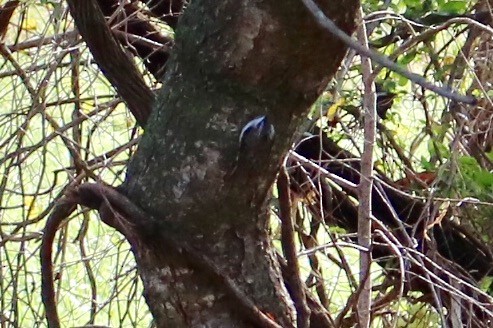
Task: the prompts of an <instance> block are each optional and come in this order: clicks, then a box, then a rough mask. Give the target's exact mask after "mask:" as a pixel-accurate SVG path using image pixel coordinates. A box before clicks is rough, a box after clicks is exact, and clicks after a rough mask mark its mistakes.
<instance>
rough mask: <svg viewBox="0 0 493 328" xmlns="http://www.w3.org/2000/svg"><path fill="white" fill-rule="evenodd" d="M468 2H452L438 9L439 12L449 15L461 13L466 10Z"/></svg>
mask: <svg viewBox="0 0 493 328" xmlns="http://www.w3.org/2000/svg"><path fill="white" fill-rule="evenodd" d="M468 3H469V1H461V0H453V1H448V2H446V3H444V4H443V6H441V7H440V11H444V12H447V13H451V14H459V13H463V12H465V11H466V9H467V5H468Z"/></svg>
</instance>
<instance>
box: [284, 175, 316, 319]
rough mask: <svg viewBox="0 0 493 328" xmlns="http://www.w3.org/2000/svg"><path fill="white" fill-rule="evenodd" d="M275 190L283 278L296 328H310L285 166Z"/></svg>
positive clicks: (308, 310) (308, 309)
mask: <svg viewBox="0 0 493 328" xmlns="http://www.w3.org/2000/svg"><path fill="white" fill-rule="evenodd" d="M277 190H278V193H279V204H280V214H281V241H282V248H283V252H284V256H285V257H286V261H287V268H286V272H285V278H286V279H287V280H288V282H289V286H290V287H291V288H290V289H289V291H290V294H291V297H292V298H293V301H294V305H295V307H296V312H297V322H298V328H308V327H309V326H310V308H309V307H308V305H307V303H306V295H305V290H304V289H303V284H302V282H301V278H300V267H299V263H298V257H297V254H296V245H295V237H294V227H293V218H292V215H291V211H292V202H291V194H290V190H289V177H288V174H287V172H286V167H285V166H283V167H282V168H281V170H280V172H279V176H278V178H277Z"/></svg>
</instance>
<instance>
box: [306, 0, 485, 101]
mask: <svg viewBox="0 0 493 328" xmlns="http://www.w3.org/2000/svg"><path fill="white" fill-rule="evenodd" d="M302 1H303V3H304V4H305V6H306V8H307V9H308V10H309V11H310V12H311V13H312V15H313V16H314V17H315V19H316V20H317V23H318V24H319V25H320V26H321V27H323V28H324V29H325V30H327V31H328V32H330V33H332V34H333V35H335V36H336V37H338V38H339V39H340V40H341V41H342V42H344V43H345V44H346V45H347V46H348V47H350V48H351V49H354V50H355V51H356V52H357V53H358V54H359V55H360V56H365V57H368V58H370V59H371V60H372V61H374V62H376V63H378V64H380V65H382V66H385V67H387V68H388V69H390V70H392V71H394V72H396V73H398V74H400V75H402V76H404V77H405V78H407V79H409V80H410V81H412V82H414V83H416V84H418V85H420V86H422V87H423V88H425V89H428V90H431V91H433V92H435V93H437V94H439V95H440V96H443V97H445V98H448V99H451V100H453V101H457V102H462V103H466V104H470V105H474V104H476V102H477V100H476V98H474V97H472V96H465V95H461V94H458V93H456V92H454V91H451V90H447V89H446V88H443V87H439V86H437V85H435V84H433V83H430V82H428V81H427V80H426V79H425V78H423V77H422V76H420V75H418V74H415V73H412V72H409V71H408V70H407V69H405V68H403V67H402V66H399V65H398V64H396V63H394V62H393V61H391V60H390V59H388V58H387V57H385V56H382V55H381V54H379V53H377V52H375V51H373V50H371V49H369V48H368V47H365V46H363V45H362V44H361V43H359V42H358V41H356V40H354V39H353V38H351V37H350V36H349V35H347V34H346V33H345V32H344V31H343V30H341V29H340V28H339V27H337V25H336V24H335V23H334V22H333V21H332V20H331V19H330V18H328V17H327V16H325V14H324V13H323V12H322V10H320V8H318V6H317V5H316V4H315V3H314V2H313V0H302Z"/></svg>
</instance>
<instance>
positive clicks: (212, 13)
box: [121, 0, 358, 327]
mask: <svg viewBox="0 0 493 328" xmlns="http://www.w3.org/2000/svg"><path fill="white" fill-rule="evenodd" d="M319 6H320V7H321V8H322V9H323V10H324V12H325V13H326V14H327V16H328V17H330V18H331V19H333V20H334V21H335V22H336V23H337V24H338V25H339V27H341V28H342V29H343V30H345V31H346V32H347V33H349V34H350V33H352V32H353V30H354V28H355V15H356V10H357V6H358V1H357V0H342V1H341V0H339V1H332V0H320V1H319ZM345 52H346V48H345V47H344V45H343V44H342V43H341V42H340V41H339V40H337V39H336V38H335V37H333V36H332V35H329V34H327V33H326V32H325V31H323V30H321V29H320V28H319V27H318V26H317V25H316V23H315V20H314V18H313V17H312V16H311V15H310V14H309V13H308V11H307V10H306V9H305V8H304V7H303V4H302V2H301V1H299V0H285V1H283V2H279V1H273V0H266V1H253V0H241V1H238V0H237V1H233V0H225V1H212V0H202V1H201V0H194V1H192V3H191V4H190V5H189V7H188V8H187V9H186V10H185V13H184V15H183V17H182V18H181V20H180V21H179V23H178V27H177V31H176V44H175V49H174V51H173V54H172V56H171V59H170V61H169V62H168V64H167V65H168V67H167V70H166V71H167V73H166V76H165V78H164V83H163V85H164V87H163V88H162V89H161V91H160V92H159V96H158V100H157V103H156V105H155V107H154V110H153V113H152V115H151V117H150V118H149V121H148V123H147V126H146V130H145V134H144V136H143V138H142V141H141V143H140V145H139V149H138V151H137V152H136V154H135V156H134V158H133V159H132V161H131V163H130V165H129V168H128V172H127V179H126V181H125V184H124V185H123V186H122V188H121V190H122V191H123V192H124V193H125V194H126V195H127V196H128V197H129V198H130V199H131V200H132V201H133V202H135V203H136V204H137V205H138V206H140V207H141V208H142V209H143V210H144V211H145V212H146V213H147V214H148V215H149V217H150V218H152V220H153V223H152V224H148V226H147V227H145V228H144V229H139V230H138V231H135V235H134V236H133V237H132V238H130V239H131V240H130V242H131V244H132V249H133V252H134V254H135V256H136V259H137V263H138V266H139V272H140V274H141V277H142V280H143V282H144V289H145V296H146V300H147V302H148V304H149V306H150V309H151V311H152V313H153V315H154V318H155V320H156V324H157V325H158V326H159V327H199V326H200V327H254V326H262V325H264V326H265V323H266V322H267V323H268V322H269V320H271V321H275V322H276V323H277V324H278V325H280V326H282V327H293V326H294V325H295V322H296V319H295V317H296V316H295V313H294V307H293V306H292V301H291V300H290V298H289V295H288V293H287V292H286V290H285V287H284V284H283V280H282V277H281V274H280V270H279V266H278V264H277V261H276V258H275V251H274V249H273V247H272V244H271V241H270V236H269V229H268V226H269V224H268V223H269V216H270V213H269V207H268V204H269V203H268V201H269V197H270V189H271V185H272V183H273V181H274V180H275V177H276V173H277V170H278V167H279V165H280V163H281V161H282V160H283V157H284V156H285V154H286V152H287V150H288V149H289V147H290V146H291V144H292V141H293V136H294V134H295V131H296V128H297V126H298V125H299V123H300V122H301V120H302V118H303V117H304V115H305V114H306V113H307V110H308V108H309V106H310V105H311V104H312V103H313V102H314V101H315V99H316V98H317V97H318V96H319V95H320V93H321V92H322V91H323V90H324V88H325V86H326V85H327V83H328V81H329V80H330V78H331V77H332V76H333V74H334V73H335V71H336V70H337V68H338V66H339V64H340V62H341V60H342V58H343V56H344V54H345ZM260 115H266V117H267V118H268V120H269V122H270V123H271V124H272V125H273V126H274V128H275V137H274V140H273V142H272V144H268V145H266V147H259V148H258V149H257V150H258V152H256V153H255V154H254V156H249V157H246V158H245V157H244V156H242V154H239V140H238V138H239V135H240V132H241V130H242V128H243V126H244V125H245V124H246V123H247V122H248V121H250V120H251V119H253V118H255V117H257V116H260ZM258 310H260V312H258Z"/></svg>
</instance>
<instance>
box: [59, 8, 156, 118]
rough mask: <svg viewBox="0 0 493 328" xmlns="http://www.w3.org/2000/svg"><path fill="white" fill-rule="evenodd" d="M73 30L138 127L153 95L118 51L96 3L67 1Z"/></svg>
mask: <svg viewBox="0 0 493 328" xmlns="http://www.w3.org/2000/svg"><path fill="white" fill-rule="evenodd" d="M67 2H68V4H69V8H70V13H71V14H72V17H73V18H74V21H75V24H76V25H77V28H78V30H79V32H80V34H81V35H82V37H83V38H84V40H85V41H86V43H87V46H88V47H89V49H90V50H91V53H92V55H93V56H94V60H95V61H96V62H97V64H98V65H99V67H100V68H101V71H102V72H103V74H104V75H105V76H106V78H107V79H108V81H110V83H111V85H112V86H113V87H115V89H116V90H117V92H118V94H119V95H120V96H121V97H122V98H123V99H124V100H125V103H126V104H127V105H128V108H129V110H130V112H131V113H132V114H133V115H134V116H135V119H136V120H137V123H138V124H139V125H140V126H145V124H146V122H147V119H148V117H149V115H150V113H151V110H152V104H153V102H154V93H153V92H152V91H151V89H150V88H149V87H148V86H147V85H146V83H145V81H144V79H143V78H142V74H141V73H140V72H139V71H138V70H137V68H136V67H135V65H134V63H133V62H132V61H131V60H130V58H129V56H127V55H126V54H125V52H124V51H123V50H122V48H121V46H120V44H119V43H118V42H117V41H116V40H115V38H114V36H113V33H112V32H111V30H110V29H109V27H108V25H107V23H106V20H105V19H104V16H103V13H102V12H101V9H100V8H99V5H98V3H97V1H96V0H67Z"/></svg>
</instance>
